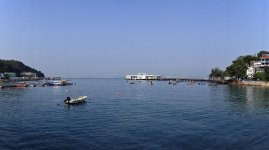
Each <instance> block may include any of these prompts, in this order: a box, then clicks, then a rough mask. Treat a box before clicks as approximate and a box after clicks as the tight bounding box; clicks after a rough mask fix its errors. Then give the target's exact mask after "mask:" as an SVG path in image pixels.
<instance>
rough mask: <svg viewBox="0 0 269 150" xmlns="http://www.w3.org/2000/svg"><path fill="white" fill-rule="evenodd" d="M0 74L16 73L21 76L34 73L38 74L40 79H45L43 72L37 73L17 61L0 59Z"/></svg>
mask: <svg viewBox="0 0 269 150" xmlns="http://www.w3.org/2000/svg"><path fill="white" fill-rule="evenodd" d="M0 72H2V73H4V72H15V73H16V74H17V76H19V75H20V73H21V72H33V73H36V75H37V76H38V77H44V74H43V73H42V72H41V71H37V70H35V69H33V68H31V67H29V66H26V65H24V64H23V63H22V62H20V61H17V60H1V59H0Z"/></svg>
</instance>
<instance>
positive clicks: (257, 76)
mask: <svg viewBox="0 0 269 150" xmlns="http://www.w3.org/2000/svg"><path fill="white" fill-rule="evenodd" d="M254 79H256V80H261V81H265V80H266V77H265V73H264V72H257V73H255V74H254Z"/></svg>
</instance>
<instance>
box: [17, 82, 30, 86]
mask: <svg viewBox="0 0 269 150" xmlns="http://www.w3.org/2000/svg"><path fill="white" fill-rule="evenodd" d="M27 86H28V84H26V83H25V82H19V83H17V84H16V87H27Z"/></svg>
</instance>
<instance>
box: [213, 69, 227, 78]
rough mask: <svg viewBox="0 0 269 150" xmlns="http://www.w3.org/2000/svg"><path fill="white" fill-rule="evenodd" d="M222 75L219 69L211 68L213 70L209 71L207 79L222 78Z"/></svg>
mask: <svg viewBox="0 0 269 150" xmlns="http://www.w3.org/2000/svg"><path fill="white" fill-rule="evenodd" d="M223 73H224V71H222V70H221V69H219V68H213V69H211V73H210V74H209V77H210V78H213V77H223Z"/></svg>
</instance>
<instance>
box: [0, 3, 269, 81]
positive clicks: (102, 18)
mask: <svg viewBox="0 0 269 150" xmlns="http://www.w3.org/2000/svg"><path fill="white" fill-rule="evenodd" d="M0 22H1V23H0V31H1V34H0V54H1V55H0V59H15V60H19V61H22V62H23V63H24V64H26V65H28V66H30V67H33V68H35V69H37V70H41V71H42V72H43V73H44V74H45V75H46V76H61V77H67V78H70V77H73V78H80V77H86V78H87V77H123V76H125V75H126V74H137V73H138V72H145V73H148V74H159V75H165V76H182V77H186V76H190V77H207V76H208V74H209V73H210V70H211V69H212V68H213V67H219V68H221V69H225V68H226V67H227V66H228V65H230V64H231V63H232V61H233V60H234V59H236V58H237V57H238V56H240V55H254V54H255V53H257V52H259V51H260V50H268V51H269V40H268V39H269V1H268V0H259V1H255V0H249V1H244V0H237V1H233V0H223V1H216V0H204V1H199V0H180V1H177V0H168V1H164V0H137V1H125V0H115V1H108V0H99V1H98V0H92V1H87V0H78V1H75V0H67V1H65V0H57V1H54V0H45V1H36V0H24V1H20V0H0Z"/></svg>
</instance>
